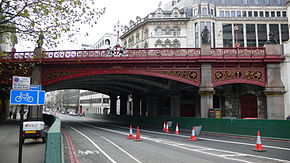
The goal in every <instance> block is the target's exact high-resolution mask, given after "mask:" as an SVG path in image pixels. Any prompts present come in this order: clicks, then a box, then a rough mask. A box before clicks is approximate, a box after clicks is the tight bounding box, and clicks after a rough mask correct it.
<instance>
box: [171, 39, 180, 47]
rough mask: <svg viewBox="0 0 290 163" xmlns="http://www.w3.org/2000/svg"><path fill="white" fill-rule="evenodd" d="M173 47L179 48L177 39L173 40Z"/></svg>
mask: <svg viewBox="0 0 290 163" xmlns="http://www.w3.org/2000/svg"><path fill="white" fill-rule="evenodd" d="M172 47H173V48H180V43H179V41H178V40H174V41H173V45H172Z"/></svg>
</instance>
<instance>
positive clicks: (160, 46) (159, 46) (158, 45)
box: [155, 40, 162, 48]
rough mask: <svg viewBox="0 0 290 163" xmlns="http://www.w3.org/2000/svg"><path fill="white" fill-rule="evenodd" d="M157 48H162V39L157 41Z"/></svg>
mask: <svg viewBox="0 0 290 163" xmlns="http://www.w3.org/2000/svg"><path fill="white" fill-rule="evenodd" d="M155 48H162V41H161V40H157V41H156V43H155Z"/></svg>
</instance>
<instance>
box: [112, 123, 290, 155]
mask: <svg viewBox="0 0 290 163" xmlns="http://www.w3.org/2000/svg"><path fill="white" fill-rule="evenodd" d="M111 126H115V127H120V128H126V127H123V126H117V125H111ZM140 131H145V132H148V133H154V134H159V135H172V136H176V137H184V138H188V136H186V135H176V134H171V133H162V132H156V131H150V130H144V129H142V130H140ZM198 139H200V140H207V141H215V142H221V143H229V144H239V145H248V146H256V144H250V143H242V142H234V141H227V140H217V139H210V138H200V137H199V138H198ZM263 147H265V148H272V149H279V150H286V151H290V148H284V147H276V146H269V145H263Z"/></svg>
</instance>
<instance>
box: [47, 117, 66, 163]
mask: <svg viewBox="0 0 290 163" xmlns="http://www.w3.org/2000/svg"><path fill="white" fill-rule="evenodd" d="M62 142H63V141H62V135H61V121H60V119H59V118H58V117H55V120H54V122H53V124H52V125H51V127H50V128H49V130H48V132H47V137H46V147H45V160H44V162H45V163H52V162H53V163H62V162H63V144H62Z"/></svg>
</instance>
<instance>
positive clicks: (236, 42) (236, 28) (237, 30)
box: [234, 25, 240, 47]
mask: <svg viewBox="0 0 290 163" xmlns="http://www.w3.org/2000/svg"><path fill="white" fill-rule="evenodd" d="M234 31H235V33H236V41H235V47H240V43H239V42H238V32H239V26H238V25H235V26H234Z"/></svg>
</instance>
